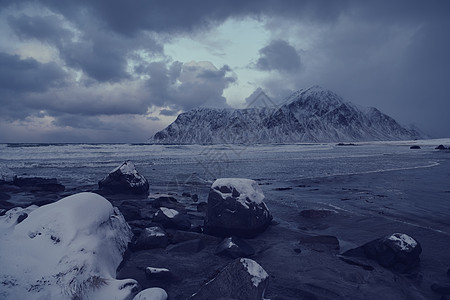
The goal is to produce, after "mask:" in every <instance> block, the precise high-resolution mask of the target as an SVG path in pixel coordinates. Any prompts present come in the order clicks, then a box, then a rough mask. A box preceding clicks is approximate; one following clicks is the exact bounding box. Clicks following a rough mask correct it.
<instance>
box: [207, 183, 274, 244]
mask: <svg viewBox="0 0 450 300" xmlns="http://www.w3.org/2000/svg"><path fill="white" fill-rule="evenodd" d="M263 199H264V194H263V192H262V190H261V188H260V187H259V186H258V184H257V183H256V182H255V181H253V180H250V179H243V178H223V179H217V180H216V181H215V182H214V183H213V185H212V186H211V189H210V191H209V196H208V211H207V219H206V221H205V230H206V232H207V233H208V234H212V235H216V236H222V237H227V236H238V237H244V238H251V237H255V236H256V235H258V234H259V233H261V232H263V231H264V230H265V229H266V228H267V226H269V225H270V222H271V221H272V215H271V213H270V212H269V209H268V208H267V206H266V204H265V203H264V202H263Z"/></svg>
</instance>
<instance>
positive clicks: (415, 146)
mask: <svg viewBox="0 0 450 300" xmlns="http://www.w3.org/2000/svg"><path fill="white" fill-rule="evenodd" d="M409 149H421V148H420V146H417V145H414V146H411V147H409Z"/></svg>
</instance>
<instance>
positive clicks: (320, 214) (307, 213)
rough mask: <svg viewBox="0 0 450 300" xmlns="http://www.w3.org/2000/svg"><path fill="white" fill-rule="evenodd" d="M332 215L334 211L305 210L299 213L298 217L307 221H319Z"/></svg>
mask: <svg viewBox="0 0 450 300" xmlns="http://www.w3.org/2000/svg"><path fill="white" fill-rule="evenodd" d="M334 213H335V212H334V211H332V210H328V209H305V210H302V211H301V212H300V215H301V216H302V217H303V218H307V219H320V218H325V217H328V216H330V215H332V214H334Z"/></svg>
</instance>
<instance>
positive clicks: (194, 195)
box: [191, 194, 198, 202]
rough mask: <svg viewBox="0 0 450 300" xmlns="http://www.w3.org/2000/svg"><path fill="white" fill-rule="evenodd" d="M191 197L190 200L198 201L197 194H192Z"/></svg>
mask: <svg viewBox="0 0 450 300" xmlns="http://www.w3.org/2000/svg"><path fill="white" fill-rule="evenodd" d="M191 198H192V201H194V202H197V201H198V195H197V194H193V195H192V197H191Z"/></svg>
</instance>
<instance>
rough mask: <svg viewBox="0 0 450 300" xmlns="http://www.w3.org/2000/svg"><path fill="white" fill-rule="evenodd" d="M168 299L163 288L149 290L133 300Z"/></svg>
mask: <svg viewBox="0 0 450 300" xmlns="http://www.w3.org/2000/svg"><path fill="white" fill-rule="evenodd" d="M167 297H168V295H167V293H166V291H165V290H163V289H162V288H149V289H145V290H143V291H141V292H140V293H139V294H137V295H136V296H135V297H134V298H133V300H166V299H167Z"/></svg>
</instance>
